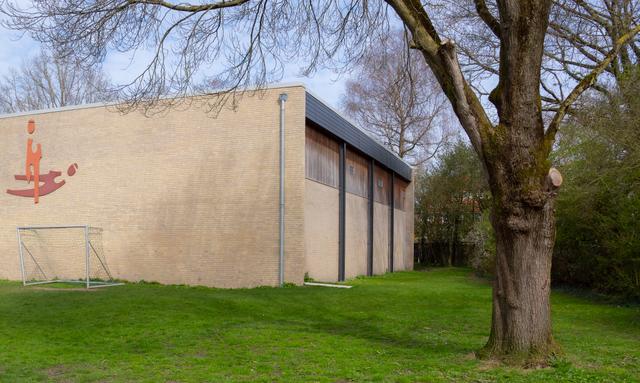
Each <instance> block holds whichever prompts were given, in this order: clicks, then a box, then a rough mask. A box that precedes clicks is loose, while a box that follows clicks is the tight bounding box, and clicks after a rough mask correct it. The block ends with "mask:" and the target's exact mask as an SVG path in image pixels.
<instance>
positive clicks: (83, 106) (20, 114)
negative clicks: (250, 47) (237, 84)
mask: <svg viewBox="0 0 640 383" xmlns="http://www.w3.org/2000/svg"><path fill="white" fill-rule="evenodd" d="M294 87H302V88H304V89H305V90H306V86H305V85H304V83H302V82H285V83H276V84H271V85H266V86H263V87H250V88H246V89H244V91H248V92H251V91H254V90H266V89H279V88H294ZM221 92H224V89H214V90H213V91H212V92H211V93H212V94H213V93H221ZM198 96H206V94H197V93H194V94H188V95H185V96H180V97H175V96H164V97H161V98H160V99H161V100H165V99H171V98H189V97H198ZM123 103H124V102H123V101H113V102H96V103H92V104H81V105H71V106H62V107H59V108H50V109H40V110H31V111H28V112H18V113H9V114H0V119H5V118H12V117H24V116H34V115H37V114H45V113H57V112H67V111H70V110H81V109H91V108H105V107H109V106H116V105H120V104H123Z"/></svg>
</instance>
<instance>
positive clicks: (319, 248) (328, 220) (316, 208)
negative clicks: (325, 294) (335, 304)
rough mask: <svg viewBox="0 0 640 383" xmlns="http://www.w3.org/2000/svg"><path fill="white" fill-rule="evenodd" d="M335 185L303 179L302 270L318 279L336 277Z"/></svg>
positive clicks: (336, 221)
mask: <svg viewBox="0 0 640 383" xmlns="http://www.w3.org/2000/svg"><path fill="white" fill-rule="evenodd" d="M338 196H339V192H338V189H336V188H333V187H330V186H327V185H323V184H321V183H319V182H316V181H312V180H309V179H307V180H306V181H305V203H304V239H305V272H306V273H308V274H309V277H311V278H313V279H314V280H317V281H322V282H335V281H337V280H338V251H339V250H338V242H339V233H338V212H339V200H338Z"/></svg>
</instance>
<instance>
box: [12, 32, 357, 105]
mask: <svg viewBox="0 0 640 383" xmlns="http://www.w3.org/2000/svg"><path fill="white" fill-rule="evenodd" d="M39 49H40V47H39V44H38V43H37V42H35V41H33V40H31V39H30V38H29V37H28V36H22V37H21V36H20V34H19V33H17V32H14V31H7V30H4V29H1V28H0V75H4V74H5V73H7V72H8V70H9V69H10V68H11V67H14V68H18V67H19V66H20V65H22V62H23V59H25V58H28V57H31V56H34V55H36V54H37V53H38V51H39ZM143 56H144V53H138V54H137V56H135V57H133V61H132V56H131V54H129V53H127V54H109V55H108V57H107V60H106V62H105V63H104V66H103V68H104V71H105V72H106V73H107V74H108V75H109V77H110V78H111V80H112V81H113V82H114V83H126V82H127V81H130V80H131V79H132V78H133V77H135V75H136V74H139V73H140V72H141V71H142V68H143V67H144V64H145V63H146V62H147V60H146V57H143ZM297 72H298V71H297V70H296V69H295V65H294V66H292V68H291V69H290V70H288V71H287V73H286V75H285V77H284V78H283V79H282V80H281V81H278V82H302V83H304V84H305V85H306V86H307V88H308V89H309V90H310V91H312V92H313V93H314V94H316V95H318V96H319V97H320V98H322V99H323V100H324V101H325V102H327V103H328V104H330V105H331V106H333V107H334V108H337V109H339V103H340V97H341V96H342V92H343V91H344V85H345V81H346V79H347V77H346V75H341V76H337V75H336V74H334V73H332V72H330V71H327V70H325V71H320V72H318V73H315V74H313V75H312V76H311V77H303V76H299V75H298V74H297Z"/></svg>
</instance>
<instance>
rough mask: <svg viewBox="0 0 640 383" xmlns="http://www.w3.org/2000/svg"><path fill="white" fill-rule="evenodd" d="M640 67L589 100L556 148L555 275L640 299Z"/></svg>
mask: <svg viewBox="0 0 640 383" xmlns="http://www.w3.org/2000/svg"><path fill="white" fill-rule="evenodd" d="M639 80H640V69H639V68H638V67H636V68H635V70H633V68H627V71H626V73H625V74H624V75H623V76H621V78H620V79H619V81H620V82H619V84H620V85H621V86H620V88H619V89H617V90H616V89H609V90H608V91H607V95H606V96H603V95H599V97H594V98H592V99H590V100H586V101H585V102H584V104H585V105H584V108H580V109H578V110H576V111H575V113H574V115H573V116H572V118H571V119H570V120H569V124H568V125H567V126H566V128H565V129H564V130H563V133H562V135H561V137H560V140H559V143H558V150H557V152H556V153H555V154H554V157H555V159H556V161H557V162H558V163H559V164H560V165H561V166H562V169H563V171H564V172H565V173H566V174H567V179H566V183H565V184H566V188H565V190H563V193H562V194H561V195H560V197H559V199H558V212H557V216H558V241H557V243H556V251H555V253H554V260H553V276H554V282H556V283H561V284H569V285H574V286H580V287H587V288H592V289H596V290H598V291H600V292H604V293H608V294H615V295H623V296H625V297H627V298H632V299H636V300H637V299H640V233H639V232H638V222H640V220H639V218H640V217H639V216H638V214H639V212H640V130H638V126H640V99H639V98H638V94H639V92H640V82H639Z"/></svg>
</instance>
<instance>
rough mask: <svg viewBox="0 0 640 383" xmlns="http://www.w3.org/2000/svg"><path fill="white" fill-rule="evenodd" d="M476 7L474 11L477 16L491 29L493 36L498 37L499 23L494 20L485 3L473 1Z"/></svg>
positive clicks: (482, 0) (479, 0)
mask: <svg viewBox="0 0 640 383" xmlns="http://www.w3.org/2000/svg"><path fill="white" fill-rule="evenodd" d="M473 2H474V3H475V5H476V11H477V12H478V16H480V18H481V19H482V21H484V23H485V24H487V26H488V27H489V29H491V31H492V32H493V34H495V35H496V36H497V37H500V23H499V22H498V20H496V18H495V17H493V15H492V14H491V12H489V8H488V7H487V3H486V2H485V1H484V0H473Z"/></svg>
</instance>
